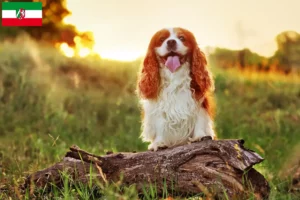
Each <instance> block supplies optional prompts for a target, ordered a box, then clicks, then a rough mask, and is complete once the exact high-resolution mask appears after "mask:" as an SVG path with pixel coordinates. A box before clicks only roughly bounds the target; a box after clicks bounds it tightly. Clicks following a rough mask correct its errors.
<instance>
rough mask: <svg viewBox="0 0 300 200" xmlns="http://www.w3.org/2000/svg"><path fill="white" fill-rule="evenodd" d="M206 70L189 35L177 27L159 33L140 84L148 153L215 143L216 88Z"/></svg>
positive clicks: (202, 59) (147, 58)
mask: <svg viewBox="0 0 300 200" xmlns="http://www.w3.org/2000/svg"><path fill="white" fill-rule="evenodd" d="M206 65H207V61H206V57H205V55H204V53H203V52H202V51H201V50H200V48H199V47H198V45H197V42H196V39H195V37H194V35H193V34H192V33H191V32H190V31H188V30H186V29H183V28H177V27H176V28H168V29H162V30H160V31H158V32H157V33H155V34H154V36H153V37H152V39H151V41H150V44H149V46H148V51H147V55H146V57H145V59H144V62H143V66H142V70H141V72H140V74H139V79H138V85H137V91H138V94H139V98H140V103H141V106H142V129H143V130H142V134H141V137H142V139H143V141H145V142H150V145H149V146H148V149H149V150H154V151H156V150H158V149H159V148H166V147H172V146H177V145H183V144H186V143H190V142H196V141H199V140H200V139H201V138H202V137H204V136H211V137H212V138H215V133H214V128H213V126H214V124H213V104H212V103H213V101H212V100H213V98H212V96H211V92H212V91H213V87H214V85H213V80H212V77H211V75H210V72H209V70H208V68H207V66H206Z"/></svg>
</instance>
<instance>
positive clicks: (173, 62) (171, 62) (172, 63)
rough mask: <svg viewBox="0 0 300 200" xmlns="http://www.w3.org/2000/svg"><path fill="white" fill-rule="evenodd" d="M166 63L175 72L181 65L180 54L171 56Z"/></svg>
mask: <svg viewBox="0 0 300 200" xmlns="http://www.w3.org/2000/svg"><path fill="white" fill-rule="evenodd" d="M165 65H166V66H167V68H168V69H169V70H170V71H171V72H172V73H173V72H175V71H176V69H177V68H178V67H180V61H179V57H178V56H169V57H168V59H167V61H166V63H165Z"/></svg>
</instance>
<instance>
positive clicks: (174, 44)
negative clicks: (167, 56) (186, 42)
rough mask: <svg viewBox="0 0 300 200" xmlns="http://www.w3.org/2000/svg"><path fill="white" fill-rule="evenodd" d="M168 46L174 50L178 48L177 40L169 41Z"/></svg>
mask: <svg viewBox="0 0 300 200" xmlns="http://www.w3.org/2000/svg"><path fill="white" fill-rule="evenodd" d="M167 45H168V48H170V49H173V48H174V47H176V40H173V39H172V40H168V41H167Z"/></svg>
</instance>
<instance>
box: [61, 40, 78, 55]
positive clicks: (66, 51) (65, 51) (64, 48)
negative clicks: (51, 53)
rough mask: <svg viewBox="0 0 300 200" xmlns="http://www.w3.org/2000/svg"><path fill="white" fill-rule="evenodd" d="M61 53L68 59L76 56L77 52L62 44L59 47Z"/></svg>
mask: <svg viewBox="0 0 300 200" xmlns="http://www.w3.org/2000/svg"><path fill="white" fill-rule="evenodd" d="M59 49H60V51H61V52H62V53H63V54H65V56H67V57H73V56H74V54H75V50H74V49H72V48H71V47H69V45H68V44H67V43H62V44H60V45H59Z"/></svg>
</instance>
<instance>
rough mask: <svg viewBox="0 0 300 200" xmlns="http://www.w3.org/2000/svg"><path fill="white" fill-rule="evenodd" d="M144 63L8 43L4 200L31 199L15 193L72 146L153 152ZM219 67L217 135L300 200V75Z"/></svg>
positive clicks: (116, 188) (1, 83) (0, 179)
mask: <svg viewBox="0 0 300 200" xmlns="http://www.w3.org/2000/svg"><path fill="white" fill-rule="evenodd" d="M140 63H141V60H137V61H135V62H117V61H109V60H101V59H99V58H97V57H90V58H85V59H83V58H82V59H75V58H72V59H71V58H66V57H64V56H63V55H61V54H60V53H59V52H58V51H57V50H55V49H52V48H49V47H46V46H43V45H42V44H36V43H34V42H32V41H31V40H30V39H28V38H26V37H25V38H24V37H21V38H20V40H19V41H16V42H15V43H9V42H2V43H1V44H0V141H1V142H0V199H9V198H10V197H11V198H12V199H19V198H24V199H26V198H27V199H28V198H29V196H28V194H27V196H26V195H25V196H23V197H21V196H19V194H18V193H16V190H15V187H16V186H17V185H18V184H19V183H22V181H23V177H24V176H25V175H26V174H27V173H30V172H33V171H36V170H40V169H42V168H45V167H47V166H49V165H51V164H52V163H55V162H57V161H58V160H60V159H61V158H62V157H63V156H64V153H65V152H66V151H67V149H68V147H69V146H71V145H72V144H76V145H78V146H79V147H81V148H83V149H85V150H87V151H89V152H91V153H95V154H103V153H105V152H106V151H114V152H115V151H134V150H136V151H144V150H146V148H147V144H144V143H142V141H141V140H140V139H138V137H139V134H140V112H139V107H138V102H137V97H136V95H135V85H136V75H137V71H138V68H139V65H140ZM212 64H213V63H212ZM212 70H213V74H214V77H215V84H216V100H217V108H218V110H217V116H216V131H217V134H218V137H219V138H243V139H245V141H246V144H245V145H246V147H248V148H250V149H252V150H255V151H256V152H258V153H259V154H260V155H261V156H263V157H264V158H265V161H264V162H263V163H261V164H259V165H257V166H256V169H257V170H258V171H260V172H261V173H262V174H264V175H265V177H266V178H267V179H268V181H269V182H270V184H271V187H272V192H271V197H270V199H297V198H299V194H296V193H290V192H289V188H290V186H291V180H290V178H289V176H288V175H289V172H288V169H290V168H291V167H293V166H294V164H295V162H297V161H298V158H299V154H300V148H299V144H300V101H299V99H300V87H299V86H300V83H299V77H298V78H297V77H296V78H294V79H293V78H292V77H290V76H288V77H286V76H283V75H276V76H275V75H263V74H258V73H255V72H251V73H250V72H248V73H238V72H237V71H223V70H221V69H219V68H216V67H213V68H212ZM68 180H69V179H68V178H67V177H66V186H68V182H67V181H68ZM101 187H102V188H101ZM101 187H100V188H101V189H102V190H101V191H103V193H102V194H101V195H102V197H103V196H104V197H106V198H107V199H120V198H121V196H122V199H136V198H137V197H138V194H137V192H136V190H135V188H134V186H132V187H129V188H121V186H120V185H118V183H116V184H115V185H110V186H108V185H105V186H101ZM96 191H97V190H96V189H95V188H90V187H84V186H82V185H78V186H77V187H75V188H70V187H65V188H64V189H63V190H62V191H60V190H58V189H56V190H54V192H53V193H51V194H48V196H47V195H46V194H44V193H43V192H42V191H41V192H40V193H39V195H40V197H41V196H43V198H45V199H47V198H48V199H51V198H54V197H56V198H58V197H60V198H62V199H73V198H77V199H93V198H97V197H98V196H97V195H99V194H97V192H96ZM297 195H298V196H297ZM148 197H149V198H148ZM156 197H157V196H156V190H155V188H150V189H149V190H147V189H145V196H144V198H145V199H152V198H156Z"/></svg>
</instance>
